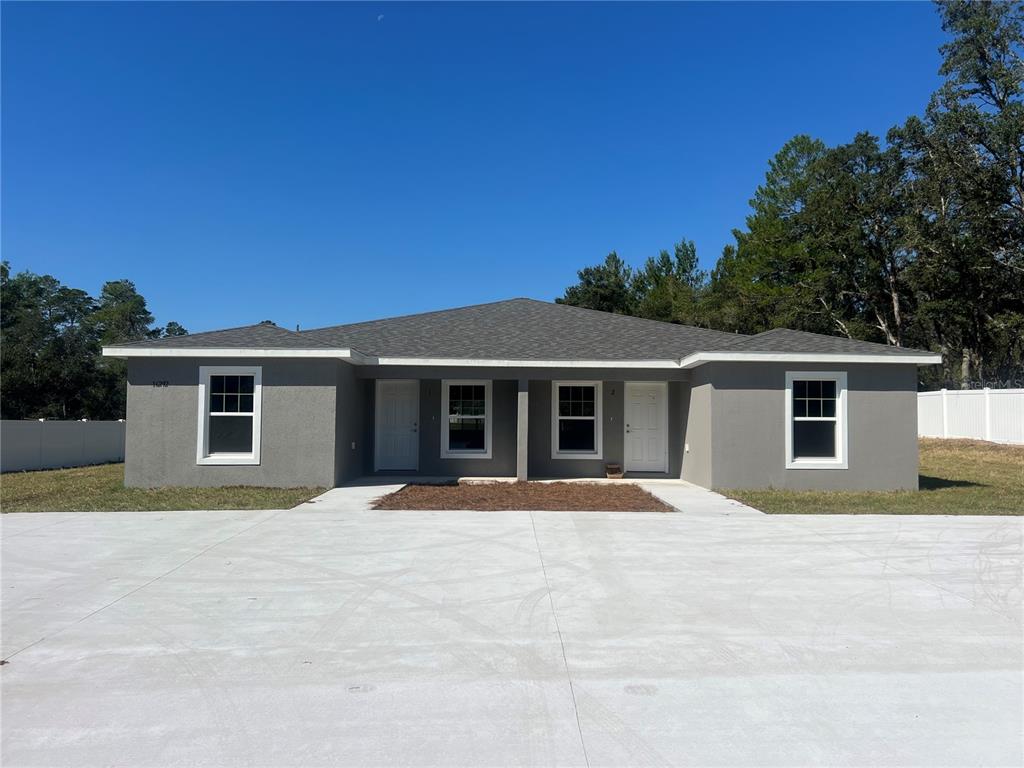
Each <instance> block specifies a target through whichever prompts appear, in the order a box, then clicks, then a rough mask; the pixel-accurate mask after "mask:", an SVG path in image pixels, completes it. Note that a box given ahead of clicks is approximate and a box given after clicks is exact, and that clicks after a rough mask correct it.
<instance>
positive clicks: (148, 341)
mask: <svg viewBox="0 0 1024 768" xmlns="http://www.w3.org/2000/svg"><path fill="white" fill-rule="evenodd" d="M249 328H266V329H268V330H269V329H273V330H275V331H280V332H281V333H285V334H287V335H289V336H301V334H300V333H298V332H296V331H291V330H289V329H287V328H282V327H281V326H279V325H276V324H275V323H264V322H260V323H248V324H246V325H235V326H232V327H231V328H214V329H213V330H210V331H196V332H195V333H185V334H182V335H181V336H160V337H158V338H154V339H134V340H132V341H122V342H117V343H115V344H107V345H105V346H108V347H134V346H139V345H142V344H151V343H153V342H154V341H162V340H164V339H170V338H177V339H184V338H195V337H197V336H210V335H212V334H215V333H216V334H221V333H230V332H231V331H244V330H246V329H249ZM309 341H312V342H313V343H314V344H315V345H316V346H318V347H324V348H329V349H332V348H333V346H332V345H331V344H325V343H324V342H322V341H319V340H317V339H309Z"/></svg>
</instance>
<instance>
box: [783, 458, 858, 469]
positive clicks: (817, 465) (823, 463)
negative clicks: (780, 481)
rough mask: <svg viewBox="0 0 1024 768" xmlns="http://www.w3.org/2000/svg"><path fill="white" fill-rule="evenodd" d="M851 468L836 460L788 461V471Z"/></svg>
mask: <svg viewBox="0 0 1024 768" xmlns="http://www.w3.org/2000/svg"><path fill="white" fill-rule="evenodd" d="M849 468H850V466H849V464H847V462H845V461H839V460H836V459H831V460H829V459H817V460H816V459H797V460H795V461H787V462H786V469H849Z"/></svg>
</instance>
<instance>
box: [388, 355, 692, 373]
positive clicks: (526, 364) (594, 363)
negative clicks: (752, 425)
mask: <svg viewBox="0 0 1024 768" xmlns="http://www.w3.org/2000/svg"><path fill="white" fill-rule="evenodd" d="M376 362H377V365H414V366H415V365H422V366H436V367H442V366H449V367H453V368H455V367H458V368H470V367H472V368H674V369H677V370H678V368H679V361H678V360H486V359H471V358H464V357H379V358H377V361H376Z"/></svg>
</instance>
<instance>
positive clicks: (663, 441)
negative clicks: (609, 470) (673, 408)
mask: <svg viewBox="0 0 1024 768" xmlns="http://www.w3.org/2000/svg"><path fill="white" fill-rule="evenodd" d="M625 428H626V445H625V448H626V460H625V466H624V467H623V469H625V470H626V471H627V472H668V383H667V382H664V381H659V382H653V383H640V382H627V383H626V427H625Z"/></svg>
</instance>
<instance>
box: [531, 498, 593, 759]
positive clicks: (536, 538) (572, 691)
mask: <svg viewBox="0 0 1024 768" xmlns="http://www.w3.org/2000/svg"><path fill="white" fill-rule="evenodd" d="M530 526H531V527H532V528H533V540H534V541H535V542H536V544H537V559H538V560H540V570H541V573H543V574H544V586H545V587H547V590H548V604H549V605H550V606H551V616H552V618H554V620H555V632H556V633H557V634H558V645H559V647H560V648H561V649H562V665H563V666H564V667H565V678H566V680H568V681H569V695H570V696H571V697H572V709H573V712H574V713H575V714H576V730H577V731H578V732H579V734H580V748H581V749H582V750H583V760H584V762H585V763H586V764H587V768H590V758H589V757H588V756H587V743H586V741H584V739H583V725H582V724H581V723H580V708H579V706H578V705H577V704H576V688H575V687H574V686H573V684H572V673H571V672H570V671H569V659H568V658H567V657H566V655H565V641H564V640H562V629H561V627H559V625H558V611H556V610H555V599H554V597H552V595H551V582H550V581H548V569H547V566H545V565H544V553H543V552H541V549H540V537H539V536H537V523H536V522H535V521H534V519H533V512H531V513H530Z"/></svg>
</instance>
